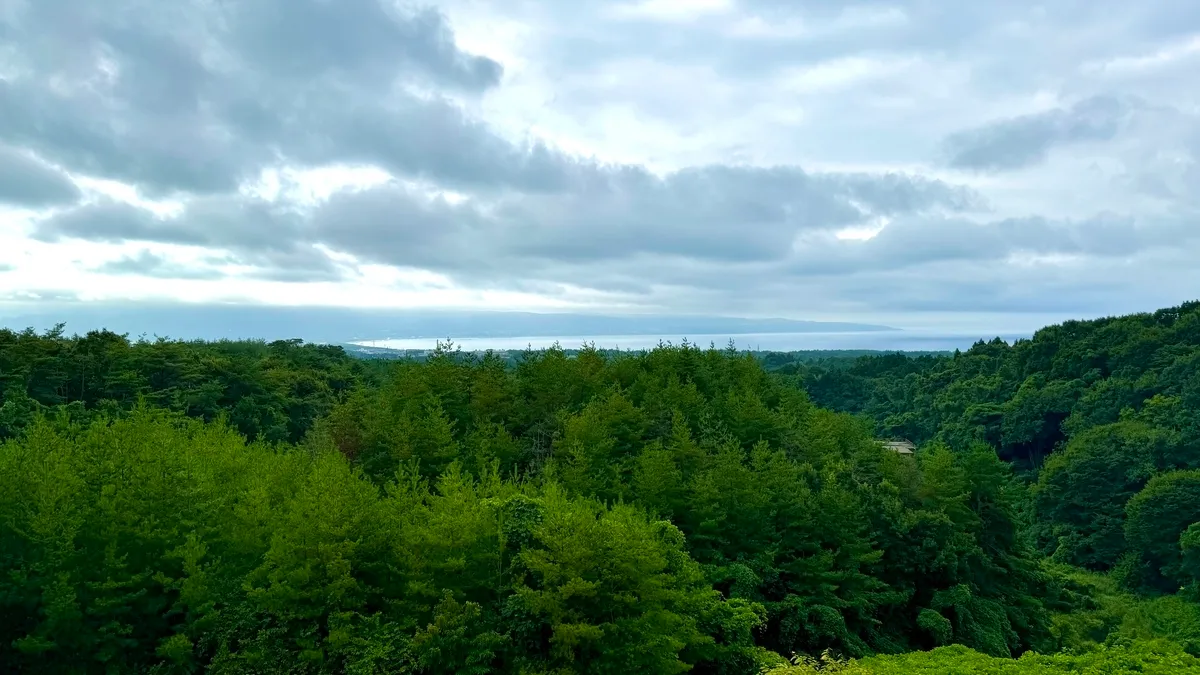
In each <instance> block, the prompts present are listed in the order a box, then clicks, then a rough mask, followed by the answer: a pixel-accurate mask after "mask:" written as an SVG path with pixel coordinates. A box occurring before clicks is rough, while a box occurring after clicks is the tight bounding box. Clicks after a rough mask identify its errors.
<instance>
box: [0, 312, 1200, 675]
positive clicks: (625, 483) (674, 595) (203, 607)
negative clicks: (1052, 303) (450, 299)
mask: <svg viewBox="0 0 1200 675" xmlns="http://www.w3.org/2000/svg"><path fill="white" fill-rule="evenodd" d="M1198 307H1200V305H1188V306H1184V307H1182V308H1178V309H1175V310H1165V311H1163V312H1158V313H1155V314H1147V315H1137V316H1132V317H1123V318H1117V319H1105V320H1101V321H1095V322H1073V323H1069V324H1064V325H1063V326H1058V327H1051V328H1047V329H1045V330H1043V331H1041V332H1039V333H1038V334H1037V335H1035V337H1034V338H1033V339H1032V340H1029V341H1022V342H1018V343H1017V344H1015V345H1008V344H1006V343H1003V342H991V343H980V344H977V345H976V346H975V347H973V348H972V349H970V350H968V351H966V352H962V353H956V354H953V355H945V356H940V355H928V354H926V355H920V356H916V357H914V356H911V355H903V354H891V355H867V356H857V357H851V356H847V355H835V356H829V357H817V356H815V355H793V356H790V357H788V356H781V357H774V358H773V357H771V356H770V355H763V354H748V353H741V352H738V351H736V350H734V349H713V348H709V349H701V348H697V347H695V346H692V345H686V344H685V345H680V346H666V345H664V346H662V347H659V348H658V349H655V350H651V351H648V352H643V353H613V352H602V351H598V350H595V349H589V348H584V349H580V350H574V351H572V352H571V353H570V354H568V353H567V352H564V351H563V350H561V349H557V348H556V349H549V350H542V351H528V352H524V353H522V354H520V355H519V356H517V357H515V358H512V359H508V358H502V357H500V356H498V355H495V354H464V353H460V352H457V351H454V350H451V349H439V350H437V351H436V352H435V353H433V354H432V355H430V356H429V357H428V358H423V359H421V360H420V361H416V360H395V361H386V360H363V359H358V358H355V357H353V356H351V355H349V354H347V353H346V352H345V351H344V350H343V349H342V348H340V347H336V346H323V345H308V344H303V343H301V342H299V341H281V342H274V343H270V344H265V343H254V342H218V343H202V342H182V341H171V340H161V339H156V340H152V341H135V342H131V341H129V340H128V339H126V338H124V337H122V336H119V335H114V334H112V333H107V332H93V333H89V334H88V335H85V336H75V337H67V336H65V335H64V334H63V332H62V331H61V329H60V330H56V331H51V332H49V333H45V334H35V333H33V332H32V331H24V332H13V331H0V388H2V391H3V399H0V438H3V439H4V440H3V444H2V445H0V664H4V665H5V667H9V668H11V669H12V670H15V671H16V672H30V673H34V672H39V673H40V672H48V673H58V672H105V673H108V672H147V673H149V672H154V673H193V672H201V671H203V672H227V673H247V672H255V673H275V672H280V673H283V672H289V673H290V672H301V673H304V672H311V673H342V672H349V673H471V672H475V673H488V672H513V673H545V674H550V673H556V674H567V673H634V672H646V673H677V672H695V673H758V672H760V671H763V670H771V669H773V670H772V672H777V673H780V674H783V673H790V672H810V671H812V670H813V669H815V668H822V669H826V670H838V669H840V670H844V671H845V672H862V673H875V672H879V673H924V672H995V673H1006V672H1032V673H1037V672H1046V673H1056V672H1080V671H1081V670H1086V669H1089V668H1091V669H1096V670H1097V672H1129V671H1130V669H1133V668H1134V667H1135V666H1136V668H1137V669H1140V671H1141V672H1153V673H1158V672H1162V673H1166V672H1194V671H1195V670H1196V668H1197V666H1196V663H1195V661H1194V657H1193V656H1192V654H1200V611H1198V607H1200V605H1197V604H1196V603H1195V602H1194V601H1193V600H1194V598H1195V596H1196V593H1195V585H1196V582H1197V579H1198V578H1200V510H1198V507H1200V472H1198V471H1197V464H1198V463H1200V462H1197V461H1193V454H1194V450H1195V449H1196V447H1197V444H1196V438H1197V437H1196V435H1195V434H1196V432H1195V427H1194V423H1193V422H1192V420H1193V419H1194V417H1193V415H1194V414H1195V411H1196V410H1197V409H1198V408H1197V406H1196V403H1197V401H1196V400H1195V398H1194V396H1195V392H1196V384H1197V383H1198V382H1200V380H1197V378H1196V377H1195V376H1194V375H1193V374H1192V373H1194V372H1195V370H1194V369H1192V370H1189V368H1191V367H1192V364H1195V363H1196V359H1197V358H1200V357H1196V356H1195V354H1196V350H1197V349H1198V347H1200V345H1198V340H1200V329H1198V328H1197V327H1198V326H1200V320H1198V317H1197V313H1198V312H1200V309H1198ZM884 437H902V438H909V439H911V440H913V441H916V442H917V443H918V444H920V446H921V448H920V450H919V451H918V452H917V454H916V455H915V456H902V455H898V454H895V453H892V452H889V451H887V450H886V449H884V448H882V447H881V446H880V445H879V444H878V443H877V442H876V439H877V438H884ZM1014 467H1015V469H1016V470H1015V471H1014ZM1085 568H1086V569H1090V570H1092V571H1090V572H1089V571H1085ZM948 645H956V646H953V647H951V646H948ZM926 650H933V651H928V652H926ZM1064 650H1067V652H1064ZM1026 652H1038V653H1041V654H1045V655H1046V656H1032V655H1029V656H1025V657H1023V658H1022V659H1021V660H1019V661H1014V660H1012V658H1013V657H1017V656H1020V655H1021V654H1024V653H1026ZM822 653H827V654H830V655H831V656H830V657H829V658H831V659H833V660H832V661H829V662H828V663H824V664H822V663H819V662H816V661H813V662H806V661H805V659H804V658H800V657H797V658H796V659H794V660H793V659H792V655H793V654H799V655H808V657H812V658H818V657H819V656H820V655H821V654H822ZM881 655H892V656H881ZM847 659H850V660H847ZM1014 668H1017V669H1021V670H1014Z"/></svg>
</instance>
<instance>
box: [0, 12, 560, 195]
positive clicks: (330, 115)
mask: <svg viewBox="0 0 1200 675" xmlns="http://www.w3.org/2000/svg"><path fill="white" fill-rule="evenodd" d="M142 4H143V3H141V2H138V1H137V0H127V1H126V2H125V3H124V5H125V7H124V10H125V11H123V10H122V9H121V8H119V7H114V6H111V5H106V6H105V7H103V8H100V7H99V6H97V5H95V4H92V3H88V2H83V1H81V0H79V1H72V0H51V1H48V2H37V3H27V4H25V5H22V6H20V7H19V9H18V11H17V12H16V14H15V18H10V19H9V21H8V22H7V23H5V25H4V28H3V33H2V34H3V35H5V36H6V37H8V38H9V39H11V40H12V42H11V43H10V44H12V45H13V46H14V47H15V50H16V51H15V54H16V57H17V59H16V60H17V63H18V66H17V68H16V69H15V72H16V74H15V76H13V77H10V78H5V79H3V80H0V139H4V140H7V141H8V142H9V143H12V144H17V145H23V146H26V147H29V148H31V149H33V150H35V151H37V152H38V153H39V154H41V155H42V156H43V157H45V158H47V159H50V160H51V161H55V162H58V163H61V164H63V165H65V166H67V167H69V168H70V169H72V170H75V171H79V172H81V173H86V174H92V175H97V176H99V177H104V178H112V179H118V180H123V181H128V182H133V183H136V184H138V185H139V187H141V188H142V189H144V190H147V191H152V192H161V191H179V190H183V191H193V192H222V191H230V190H233V189H235V188H236V187H237V186H238V185H239V184H240V183H241V182H242V181H243V180H245V179H247V178H251V177H253V176H254V175H255V174H256V172H257V171H258V170H259V169H260V168H261V167H263V166H266V165H271V164H273V163H276V162H278V161H279V160H280V156H281V155H282V157H283V158H291V159H295V160H297V161H301V162H313V163H320V162H323V161H328V160H330V159H332V158H334V156H343V155H348V156H354V155H360V156H362V157H363V158H369V159H371V160H379V161H382V162H383V163H385V164H389V165H391V166H393V167H395V168H397V169H398V170H410V171H415V172H422V171H425V170H426V168H425V164H424V163H423V162H424V161H427V160H428V161H431V162H433V163H434V164H436V165H438V166H436V167H434V168H433V169H432V173H434V174H437V175H441V176H448V175H452V174H453V173H454V172H455V171H464V172H465V173H466V174H467V175H466V177H465V178H464V180H467V181H469V180H471V179H472V176H473V175H478V174H479V172H480V171H483V172H484V173H486V171H488V169H477V168H475V167H474V165H469V166H466V167H464V166H463V165H462V159H463V154H462V153H469V152H472V151H487V150H488V148H487V147H485V146H487V145H488V143H490V139H489V138H488V137H487V135H486V134H483V133H481V132H480V131H479V130H478V129H477V128H476V126H475V125H473V124H471V123H469V122H467V121H465V120H464V119H462V116H461V113H459V112H457V111H456V110H455V109H454V107H453V105H452V104H450V103H449V102H448V101H445V100H441V99H440V98H437V97H435V98H434V99H432V100H429V99H426V98H422V97H421V96H419V95H417V94H415V93H413V92H412V91H409V90H405V89H404V87H403V86H401V85H402V84H403V83H408V84H409V85H410V86H411V85H415V84H421V83H429V84H431V85H434V86H436V87H437V90H439V91H463V92H466V93H478V92H480V91H483V90H485V89H487V88H490V87H493V86H495V85H496V84H498V83H499V81H500V78H501V76H502V72H503V69H502V67H501V66H500V64H498V63H496V62H495V61H492V60H490V59H488V58H486V57H482V56H478V55H472V54H467V53H465V52H463V51H461V50H459V49H458V48H457V47H456V46H455V44H454V36H453V33H452V31H451V29H450V28H449V26H448V25H447V24H446V22H445V19H444V17H443V16H442V15H441V14H439V13H438V12H437V11H435V10H432V9H422V10H414V11H401V10H392V9H390V8H385V5H384V4H382V3H380V2H376V1H375V0H347V1H346V2H337V3H331V2H326V1H324V0H298V1H296V2H290V1H284V0H264V1H261V2H252V3H202V2H179V3H174V4H173V5H172V8H171V10H170V11H160V10H155V11H153V12H151V11H146V10H147V8H148V7H149V6H145V7H143V6H142ZM22 57H23V58H22ZM49 81H55V82H56V83H57V86H47V82H49ZM426 125H429V126H426ZM417 131H422V132H424V133H414V132H417ZM439 148H441V149H452V150H456V151H458V152H457V153H456V152H451V153H450V155H451V156H449V157H445V158H442V153H441V152H439V151H438V149H439ZM493 149H494V148H493ZM500 151H501V152H502V153H503V152H509V153H510V155H509V156H508V157H507V158H504V157H501V158H497V159H496V161H500V162H503V161H506V160H507V161H512V160H514V156H513V155H512V154H511V152H512V151H510V150H508V149H506V148H501V149H500ZM515 159H517V160H525V159H526V158H524V157H516V158H515ZM537 159H538V155H537V153H536V152H534V153H533V155H532V159H529V160H528V161H529V162H530V164H531V166H530V167H529V168H528V172H529V173H536V172H537V171H538V167H537V166H536V162H537ZM508 168H510V167H503V169H508ZM491 170H492V171H495V170H496V169H495V168H494V167H493V168H492V169H491ZM526 180H529V181H535V182H536V180H537V178H536V177H533V176H529V177H527V178H526Z"/></svg>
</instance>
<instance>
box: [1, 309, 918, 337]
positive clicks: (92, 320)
mask: <svg viewBox="0 0 1200 675" xmlns="http://www.w3.org/2000/svg"><path fill="white" fill-rule="evenodd" d="M4 309H5V308H0V326H4V327H7V328H11V329H13V330H22V329H24V328H27V327H32V328H34V329H35V330H38V331H43V330H46V329H47V328H50V327H52V326H54V325H55V324H57V323H59V322H64V323H65V324H66V333H67V334H68V335H70V334H74V333H79V334H85V333H87V332H88V331H92V330H100V329H108V330H111V331H113V332H115V333H127V334H128V335H129V336H130V337H132V338H135V339H136V338H137V337H139V336H142V335H146V336H148V337H154V336H156V335H157V336H163V337H170V338H177V339H185V340H193V339H203V340H215V339H262V340H268V341H270V340H280V339H290V338H300V339H302V340H305V341H306V342H326V343H351V342H362V341H370V340H384V339H417V340H421V339H424V340H435V339H438V338H440V339H443V340H444V339H446V338H447V337H453V336H460V335H461V336H469V337H470V338H488V339H508V340H511V339H525V338H547V337H555V336H563V335H565V336H575V335H578V336H590V337H591V338H594V339H602V338H607V337H613V336H629V335H673V336H675V337H674V338H673V339H674V340H676V341H678V339H679V337H681V336H684V335H694V336H707V335H746V334H788V335H792V334H804V333H847V334H850V333H895V332H900V331H899V329H897V328H893V327H891V326H882V325H875V324H860V323H847V322H821V321H800V320H792V319H777V318H776V319H770V318H769V319H747V318H738V317H721V316H712V317H706V316H640V315H623V316H622V315H600V314H577V313H576V314H556V313H546V314H538V313H532V312H500V311H495V312H464V311H435V310H403V311H402V310H362V309H348V308H336V307H282V306H263V305H155V304H149V303H146V304H142V303H129V304H107V303H86V304H85V303H59V304H52V305H46V306H41V307H38V308H21V309H22V310H24V311H20V312H14V311H12V310H11V309H10V310H9V311H7V312H6V311H3V310H4Z"/></svg>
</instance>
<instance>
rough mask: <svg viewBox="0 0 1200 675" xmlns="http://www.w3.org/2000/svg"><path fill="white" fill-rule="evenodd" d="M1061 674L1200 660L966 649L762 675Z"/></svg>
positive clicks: (1168, 654)
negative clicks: (1010, 655)
mask: <svg viewBox="0 0 1200 675" xmlns="http://www.w3.org/2000/svg"><path fill="white" fill-rule="evenodd" d="M810 673H811V674H813V675H815V674H816V673H840V674H841V675H1057V674H1059V673H1062V674H1063V675H1067V674H1068V673H1071V674H1073V673H1097V674H1100V673H1106V674H1107V673H1112V674H1113V675H1117V674H1118V673H1144V674H1145V675H1188V674H1189V673H1200V659H1197V658H1196V657H1194V656H1191V655H1189V654H1186V653H1184V652H1183V651H1182V650H1180V649H1179V648H1178V647H1176V646H1174V645H1171V644H1170V643H1161V642H1138V643H1133V644H1128V645H1118V646H1112V647H1107V648H1099V649H1097V650H1094V651H1090V652H1086V653H1083V654H1055V655H1051V656H1043V655H1040V654H1032V653H1031V654H1026V655H1024V656H1022V657H1021V658H1019V659H1015V660H1012V659H999V658H995V657H990V656H985V655H983V654H980V653H979V652H975V651H972V650H970V649H967V648H966V647H961V646H955V647H941V648H939V649H935V650H933V651H931V652H923V653H922V652H918V653H913V654H905V655H903V656H877V657H873V658H869V659H863V660H861V661H848V662H847V661H837V660H831V659H824V660H818V659H800V660H798V661H797V663H795V664H789V665H782V666H776V667H774V668H769V669H766V670H764V671H763V675H808V674H810Z"/></svg>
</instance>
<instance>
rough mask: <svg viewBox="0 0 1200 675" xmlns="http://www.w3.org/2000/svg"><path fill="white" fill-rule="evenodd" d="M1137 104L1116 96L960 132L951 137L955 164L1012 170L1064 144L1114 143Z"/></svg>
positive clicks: (948, 141) (952, 163)
mask: <svg viewBox="0 0 1200 675" xmlns="http://www.w3.org/2000/svg"><path fill="white" fill-rule="evenodd" d="M1132 107H1133V106H1132V104H1131V102H1129V101H1123V100H1121V99H1119V98H1116V97H1113V96H1095V97H1092V98H1088V99H1084V100H1082V101H1079V102H1077V103H1075V104H1074V105H1072V106H1071V107H1070V108H1065V109H1064V108H1058V109H1055V110H1050V111H1047V112H1044V113H1038V114H1035V115H1023V116H1021V117H1017V118H1014V119H1010V120H1004V121H1001V122H995V123H992V124H990V125H988V126H985V127H982V128H979V129H971V130H968V131H961V132H958V133H955V134H953V135H951V136H949V137H948V138H947V139H946V151H947V153H948V154H949V164H950V166H952V167H954V168H958V169H974V170H980V171H1009V170H1013V169H1021V168H1024V167H1027V166H1030V165H1032V164H1037V163H1039V162H1041V161H1043V160H1044V159H1046V156H1047V155H1048V154H1049V152H1050V151H1051V150H1052V149H1054V148H1056V147H1061V146H1064V145H1070V144H1073V143H1085V142H1089V141H1107V140H1111V139H1112V138H1113V137H1114V136H1116V135H1117V133H1118V132H1119V131H1120V129H1121V126H1122V124H1123V123H1125V122H1126V121H1127V120H1128V119H1129V116H1130V113H1131V109H1132Z"/></svg>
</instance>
